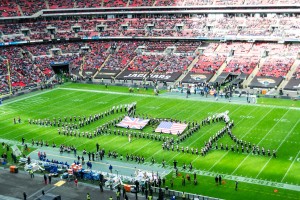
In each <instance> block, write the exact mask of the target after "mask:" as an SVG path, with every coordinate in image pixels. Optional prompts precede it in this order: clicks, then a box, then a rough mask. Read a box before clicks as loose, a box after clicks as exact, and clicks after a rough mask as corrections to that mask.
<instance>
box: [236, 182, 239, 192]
mask: <svg viewBox="0 0 300 200" xmlns="http://www.w3.org/2000/svg"><path fill="white" fill-rule="evenodd" d="M238 184H239V182H238V181H235V191H237V190H238Z"/></svg>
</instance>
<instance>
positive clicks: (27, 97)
mask: <svg viewBox="0 0 300 200" xmlns="http://www.w3.org/2000/svg"><path fill="white" fill-rule="evenodd" d="M57 89H58V88H54V89H51V90H47V91H43V92H39V93H38V94H32V95H31V94H30V93H28V94H29V95H30V96H26V97H21V98H18V99H16V100H12V101H9V102H7V103H3V106H5V105H9V104H12V103H15V102H18V101H22V100H24V99H29V98H31V97H35V96H39V95H41V94H46V93H49V92H52V91H55V90H57Z"/></svg>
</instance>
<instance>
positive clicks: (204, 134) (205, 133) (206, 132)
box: [174, 105, 242, 163]
mask: <svg viewBox="0 0 300 200" xmlns="http://www.w3.org/2000/svg"><path fill="white" fill-rule="evenodd" d="M225 106H226V105H224V106H222V107H221V108H219V109H218V110H217V111H219V110H221V109H223V108H224V107H225ZM206 108H207V107H206ZM240 108H242V107H241V106H240V107H238V108H236V109H235V110H234V111H232V113H234V112H236V111H237V110H239V109H240ZM197 113H199V112H197ZM215 113H218V112H215ZM213 128H214V127H213V126H211V127H210V128H209V129H208V130H207V131H205V132H204V133H203V134H202V135H201V136H200V137H198V138H197V139H196V140H194V141H193V142H192V143H190V145H191V144H194V143H195V142H197V141H198V140H199V139H200V138H202V137H203V136H206V135H207V134H208V133H209V132H210V131H211V129H213ZM190 145H189V146H190ZM175 157H177V156H175ZM175 157H174V158H175ZM198 158H200V156H197V157H196V158H195V159H194V160H193V161H192V162H191V163H193V162H195V161H196V160H197V159H198Z"/></svg>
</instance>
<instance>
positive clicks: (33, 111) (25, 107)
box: [3, 92, 75, 128]
mask: <svg viewBox="0 0 300 200" xmlns="http://www.w3.org/2000/svg"><path fill="white" fill-rule="evenodd" d="M74 93H75V92H73V93H70V94H74ZM65 96H68V94H66V95H60V96H59V97H57V98H53V99H52V101H54V100H56V99H60V98H62V97H65ZM28 98H29V97H28ZM64 100H65V99H64ZM60 102H61V101H59V102H56V103H53V105H55V104H58V103H60ZM48 106H49V105H45V106H42V107H39V108H37V109H34V110H31V111H27V110H28V108H27V107H28V105H27V106H21V107H24V108H22V109H20V110H18V111H19V112H22V111H23V110H24V109H27V110H26V114H28V113H36V110H43V108H45V107H48ZM14 107H20V106H16V105H15V106H14ZM43 113H46V112H43ZM52 116H54V115H52ZM9 120H12V118H8V119H6V120H3V121H9ZM24 121H26V120H23V122H24ZM6 127H9V125H7V126H5V128H6Z"/></svg>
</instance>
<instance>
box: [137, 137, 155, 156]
mask: <svg viewBox="0 0 300 200" xmlns="http://www.w3.org/2000/svg"><path fill="white" fill-rule="evenodd" d="M152 142H154V141H153V140H152V141H150V142H148V143H147V144H145V145H144V146H142V147H141V148H139V149H137V150H135V151H134V152H133V153H132V154H134V153H135V152H137V151H139V150H141V149H143V148H144V147H146V146H148V145H149V144H151V143H152Z"/></svg>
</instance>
